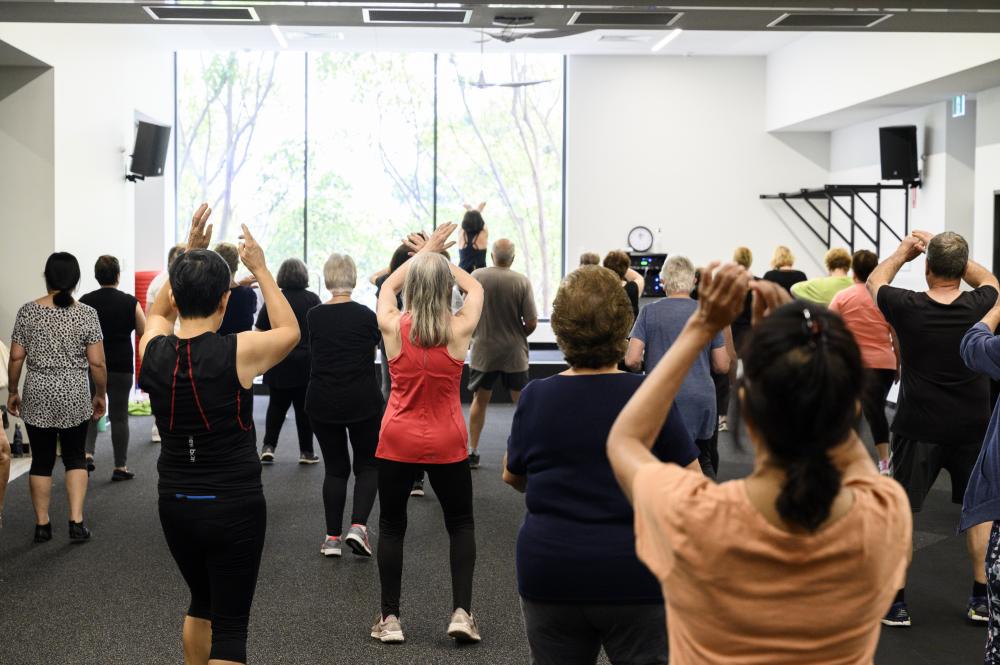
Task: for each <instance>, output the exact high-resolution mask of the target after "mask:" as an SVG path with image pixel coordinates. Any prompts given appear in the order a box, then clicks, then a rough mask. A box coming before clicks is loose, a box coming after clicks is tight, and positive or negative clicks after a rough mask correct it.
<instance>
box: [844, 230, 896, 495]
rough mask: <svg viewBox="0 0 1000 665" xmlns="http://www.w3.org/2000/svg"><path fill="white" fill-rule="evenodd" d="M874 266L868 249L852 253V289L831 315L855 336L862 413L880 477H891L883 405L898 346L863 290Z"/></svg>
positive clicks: (893, 380) (876, 259)
mask: <svg viewBox="0 0 1000 665" xmlns="http://www.w3.org/2000/svg"><path fill="white" fill-rule="evenodd" d="M877 265H878V257H877V256H875V253H874V252H869V251H868V250H867V249H862V250H860V251H857V252H855V253H854V256H853V257H852V259H851V269H852V271H853V272H854V286H851V287H850V288H847V289H844V290H843V291H841V292H839V293H838V294H837V295H835V296H834V297H833V300H832V301H830V311H832V312H836V313H837V314H840V318H842V319H843V320H844V325H846V326H847V329H848V330H850V331H851V334H852V335H854V341H855V342H857V344H858V348H859V349H861V361H862V362H863V363H864V365H865V371H866V374H867V376H866V378H865V389H864V392H863V393H862V398H861V410H862V413H864V417H865V420H867V421H868V427H869V428H870V429H871V431H872V438H874V439H875V452H876V453H877V454H878V470H879V473H881V474H882V475H883V476H891V475H892V465H891V463H890V457H889V420H888V418H886V415H885V401H886V399H887V398H888V396H889V390H890V389H891V388H892V384H893V383H894V382H895V381H896V377H897V376H898V375H899V344H897V343H896V340H895V333H894V332H893V330H892V326H890V325H889V323H888V322H887V321H886V320H885V317H884V316H882V312H880V311H879V309H878V307H876V306H875V301H873V300H872V296H871V294H870V293H868V287H866V286H865V282H867V281H868V276H869V275H871V273H872V270H874V269H875V266H877Z"/></svg>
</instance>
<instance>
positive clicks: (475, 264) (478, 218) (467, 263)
mask: <svg viewBox="0 0 1000 665" xmlns="http://www.w3.org/2000/svg"><path fill="white" fill-rule="evenodd" d="M485 207H486V202H485V201H484V202H483V203H480V204H479V205H478V206H476V207H475V208H473V207H472V206H470V205H469V204H468V203H466V204H465V216H464V217H463V218H462V230H461V232H460V233H459V234H458V267H459V268H461V269H462V270H464V271H465V272H467V273H471V272H472V271H474V270H479V269H480V268H485V267H486V248H487V247H488V246H489V242H490V230H489V229H488V228H487V227H486V222H485V221H483V209H484V208H485Z"/></svg>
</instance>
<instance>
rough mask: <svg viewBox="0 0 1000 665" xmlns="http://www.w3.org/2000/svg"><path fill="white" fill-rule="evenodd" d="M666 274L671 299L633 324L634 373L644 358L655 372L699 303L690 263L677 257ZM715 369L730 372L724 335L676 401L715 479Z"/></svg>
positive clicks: (630, 357)
mask: <svg viewBox="0 0 1000 665" xmlns="http://www.w3.org/2000/svg"><path fill="white" fill-rule="evenodd" d="M663 274H664V279H663V286H664V290H665V291H666V292H667V293H668V295H669V297H667V298H664V299H663V300H660V301H659V302H655V303H652V304H650V305H646V306H645V307H643V308H642V309H641V310H639V316H638V318H636V320H635V326H633V328H632V338H631V339H630V340H629V346H628V352H627V353H626V354H625V364H626V365H627V366H628V368H629V369H631V370H633V371H639V370H640V369H642V365H643V359H645V364H646V373H647V374H648V373H649V372H652V371H653V368H654V367H656V365H657V363H659V362H660V359H661V358H663V356H664V355H666V353H667V350H668V349H669V348H670V347H671V345H672V344H673V343H674V341H675V340H676V339H677V338H678V337H679V336H680V334H681V331H682V330H683V329H684V326H685V324H687V320H688V319H689V318H690V317H691V314H693V313H694V311H695V310H696V309H698V303H697V302H695V301H694V300H692V299H691V296H690V293H691V290H692V289H693V288H694V282H695V277H694V265H693V264H692V263H691V261H690V260H688V259H687V258H685V257H683V256H673V257H671V258H670V259H668V260H667V265H666V266H665V269H664V273H663ZM713 371H714V372H716V373H718V374H725V373H727V372H728V371H729V354H728V353H727V351H726V348H725V338H724V337H723V335H722V333H719V334H718V335H716V336H715V338H714V339H713V340H712V342H711V343H710V344H709V345H708V346H706V347H705V350H704V351H703V352H702V353H700V354H699V355H698V359H697V360H696V361H695V363H694V365H692V366H691V370H690V371H689V372H688V374H687V376H686V377H685V378H684V383H682V384H681V389H680V391H679V392H678V393H677V397H676V399H675V400H674V403H675V404H676V405H677V410H678V411H680V413H681V418H682V419H683V420H684V424H685V425H686V426H687V429H688V432H689V433H690V434H691V438H692V439H694V441H695V443H696V444H697V445H698V449H699V450H700V451H701V455H700V456H699V458H698V461H699V462H700V463H701V468H702V471H704V472H705V475H707V476H710V477H712V478H714V477H715V474H716V472H717V471H718V466H719V459H718V457H719V454H718V431H717V429H716V428H717V427H718V421H717V419H716V412H715V383H714V382H713V381H712V372H713Z"/></svg>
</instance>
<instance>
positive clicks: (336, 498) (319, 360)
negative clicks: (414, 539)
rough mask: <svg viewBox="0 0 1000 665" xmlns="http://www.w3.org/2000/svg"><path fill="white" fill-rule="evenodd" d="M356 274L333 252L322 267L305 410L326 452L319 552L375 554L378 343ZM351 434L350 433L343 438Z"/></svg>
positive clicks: (374, 323)
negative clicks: (358, 298)
mask: <svg viewBox="0 0 1000 665" xmlns="http://www.w3.org/2000/svg"><path fill="white" fill-rule="evenodd" d="M357 277H358V271H357V268H356V267H355V265H354V261H353V260H352V259H351V257H349V256H346V255H344V254H331V255H330V258H329V259H327V261H326V265H324V266H323V278H324V280H325V281H326V288H327V290H328V291H329V292H330V296H331V297H330V299H329V300H328V301H326V303H325V304H322V305H320V306H318V307H314V308H313V309H311V310H309V315H308V318H309V336H310V338H311V339H310V343H309V349H310V352H311V355H312V359H311V362H310V377H309V388H308V390H307V391H306V413H308V414H309V420H310V422H311V423H312V428H313V432H315V434H316V438H317V439H318V440H319V447H320V449H321V450H322V451H323V464H324V465H325V466H326V478H325V479H324V480H323V508H324V510H325V512H326V537H325V538H324V539H323V545H322V547H321V548H320V553H321V554H323V555H324V556H340V554H341V550H342V545H343V544H344V543H346V544H347V545H348V546H349V547H350V548H351V549H352V550H353V551H354V553H355V554H357V555H360V556H368V557H370V556H371V555H372V547H371V544H370V543H369V541H368V515H369V514H370V513H371V511H372V506H373V505H374V504H375V494H376V492H377V491H378V468H377V467H376V466H375V447H376V446H377V445H378V430H379V425H380V424H381V422H382V393H381V392H380V391H379V386H378V380H377V379H376V377H375V349H376V347H377V346H378V344H379V342H380V341H381V340H382V335H381V334H380V333H379V331H378V322H377V321H376V319H375V312H373V311H371V309H369V308H367V307H365V306H364V305H360V304H358V303H356V302H353V301H352V300H351V292H352V291H353V290H354V286H355V284H356V283H357ZM348 437H350V438H349V439H348ZM348 440H350V449H351V451H353V454H354V464H353V469H354V503H353V506H352V509H351V526H350V529H348V531H347V535H346V536H344V537H343V538H342V537H341V536H342V534H343V528H344V505H345V504H346V502H347V479H348V478H350V476H351V469H352V464H351V454H350V453H349V452H348Z"/></svg>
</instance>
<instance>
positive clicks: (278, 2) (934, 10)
mask: <svg viewBox="0 0 1000 665" xmlns="http://www.w3.org/2000/svg"><path fill="white" fill-rule="evenodd" d="M537 1H538V0H534V2H537ZM647 2H648V0H647ZM831 4H835V5H836V6H837V7H836V8H834V9H831V8H830V5H831ZM148 5H152V6H156V5H160V6H167V7H168V8H169V7H171V6H172V7H173V8H174V9H175V10H176V9H179V8H183V9H185V10H187V9H191V8H199V9H206V8H207V9H208V10H209V11H211V10H213V8H214V9H215V10H221V9H232V8H234V7H238V6H240V3H238V2H233V0H208V1H206V2H184V1H183V0H180V1H178V2H151V1H138V0H83V1H76V2H63V1H61V0H43V1H39V0H0V21H31V22H60V23H129V24H154V23H156V22H157V21H156V20H154V18H153V16H152V15H151V13H150V12H147V11H146V6H148ZM872 5H873V2H872V0H868V1H867V2H844V1H842V0H784V1H783V2H773V1H765V0H749V1H745V2H744V1H737V0H682V2H681V3H678V4H666V3H664V4H662V5H655V6H651V5H649V4H646V3H643V2H639V1H634V0H616V1H615V2H614V3H613V4H608V0H574V4H572V5H561V4H560V5H556V4H547V5H543V4H532V0H521V1H520V2H518V1H517V0H473V1H471V2H448V3H437V4H435V3H432V2H420V1H417V2H414V1H412V0H410V1H403V2H400V1H395V0H368V1H365V2H360V1H354V0H348V1H343V2H339V1H334V2H331V1H325V0H324V1H319V0H294V1H293V0H256V1H253V0H250V1H248V2H247V3H245V5H244V6H246V7H252V8H253V10H254V14H255V15H256V17H257V21H258V22H259V24H262V25H271V24H276V25H282V26H345V27H346V26H364V25H365V11H364V9H365V8H366V7H371V8H389V7H398V8H403V9H415V8H423V9H426V8H437V9H438V10H440V11H451V12H456V11H458V12H459V13H461V10H465V9H468V10H469V14H468V16H467V17H466V18H465V19H464V20H465V21H466V22H465V23H464V24H462V25H457V26H450V27H449V29H454V27H470V26H471V27H482V28H493V27H494V22H495V20H496V18H497V17H498V16H501V17H503V16H507V17H516V18H519V19H530V20H531V21H532V22H533V26H534V27H535V28H538V29H559V30H561V31H563V32H564V33H565V34H570V35H571V34H576V33H580V32H584V31H586V30H592V29H593V28H600V27H605V28H615V29H617V30H621V31H625V30H638V29H647V30H648V29H649V27H650V26H641V27H637V26H627V25H620V23H619V21H621V19H614V23H613V24H608V23H607V22H604V23H602V22H601V21H600V18H601V17H598V18H597V19H595V20H596V23H595V24H594V25H593V26H591V27H589V28H585V27H580V26H577V25H571V21H572V20H573V17H574V15H576V14H577V13H578V12H579V11H581V10H590V11H602V12H618V13H626V14H632V15H633V18H634V15H643V16H644V17H646V18H648V17H649V16H650V15H653V14H657V13H674V14H677V16H676V18H675V19H674V21H673V22H672V23H671V25H670V27H680V28H683V29H684V30H685V31H734V30H735V31H767V32H773V33H782V32H789V31H793V32H795V31H802V30H809V31H820V30H823V31H844V30H849V29H857V30H860V31H870V32H1000V2H998V1H997V0H890V5H889V7H888V8H885V7H884V6H882V5H875V6H874V7H873V6H872ZM802 12H806V13H812V14H816V13H819V14H820V16H818V17H816V16H812V17H808V18H809V21H808V23H809V27H798V26H797V24H795V23H792V24H791V26H790V27H787V26H786V27H783V26H782V25H776V26H773V27H768V26H769V25H770V24H772V23H773V22H775V21H777V20H779V19H781V18H782V17H783V16H784V15H785V14H788V13H792V14H795V13H802ZM869 14H870V15H872V16H871V17H870V20H869V17H867V16H866V15H869ZM879 18H881V19H882V20H878V19H879ZM785 20H786V22H788V21H794V20H795V17H794V16H793V17H792V18H788V19H785ZM817 21H818V22H819V25H818V27H817ZM191 22H194V23H199V22H206V23H207V22H208V21H206V20H205V19H200V20H199V19H195V20H193V21H191ZM845 22H846V23H854V24H855V25H866V24H871V27H867V28H843V27H831V26H830V25H825V27H824V25H823V24H831V23H832V24H833V26H836V25H839V24H842V23H845ZM656 27H659V28H661V29H665V28H666V27H667V26H666V25H659V26H656ZM521 41H524V42H527V41H542V40H538V39H530V40H529V39H523V40H521Z"/></svg>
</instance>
